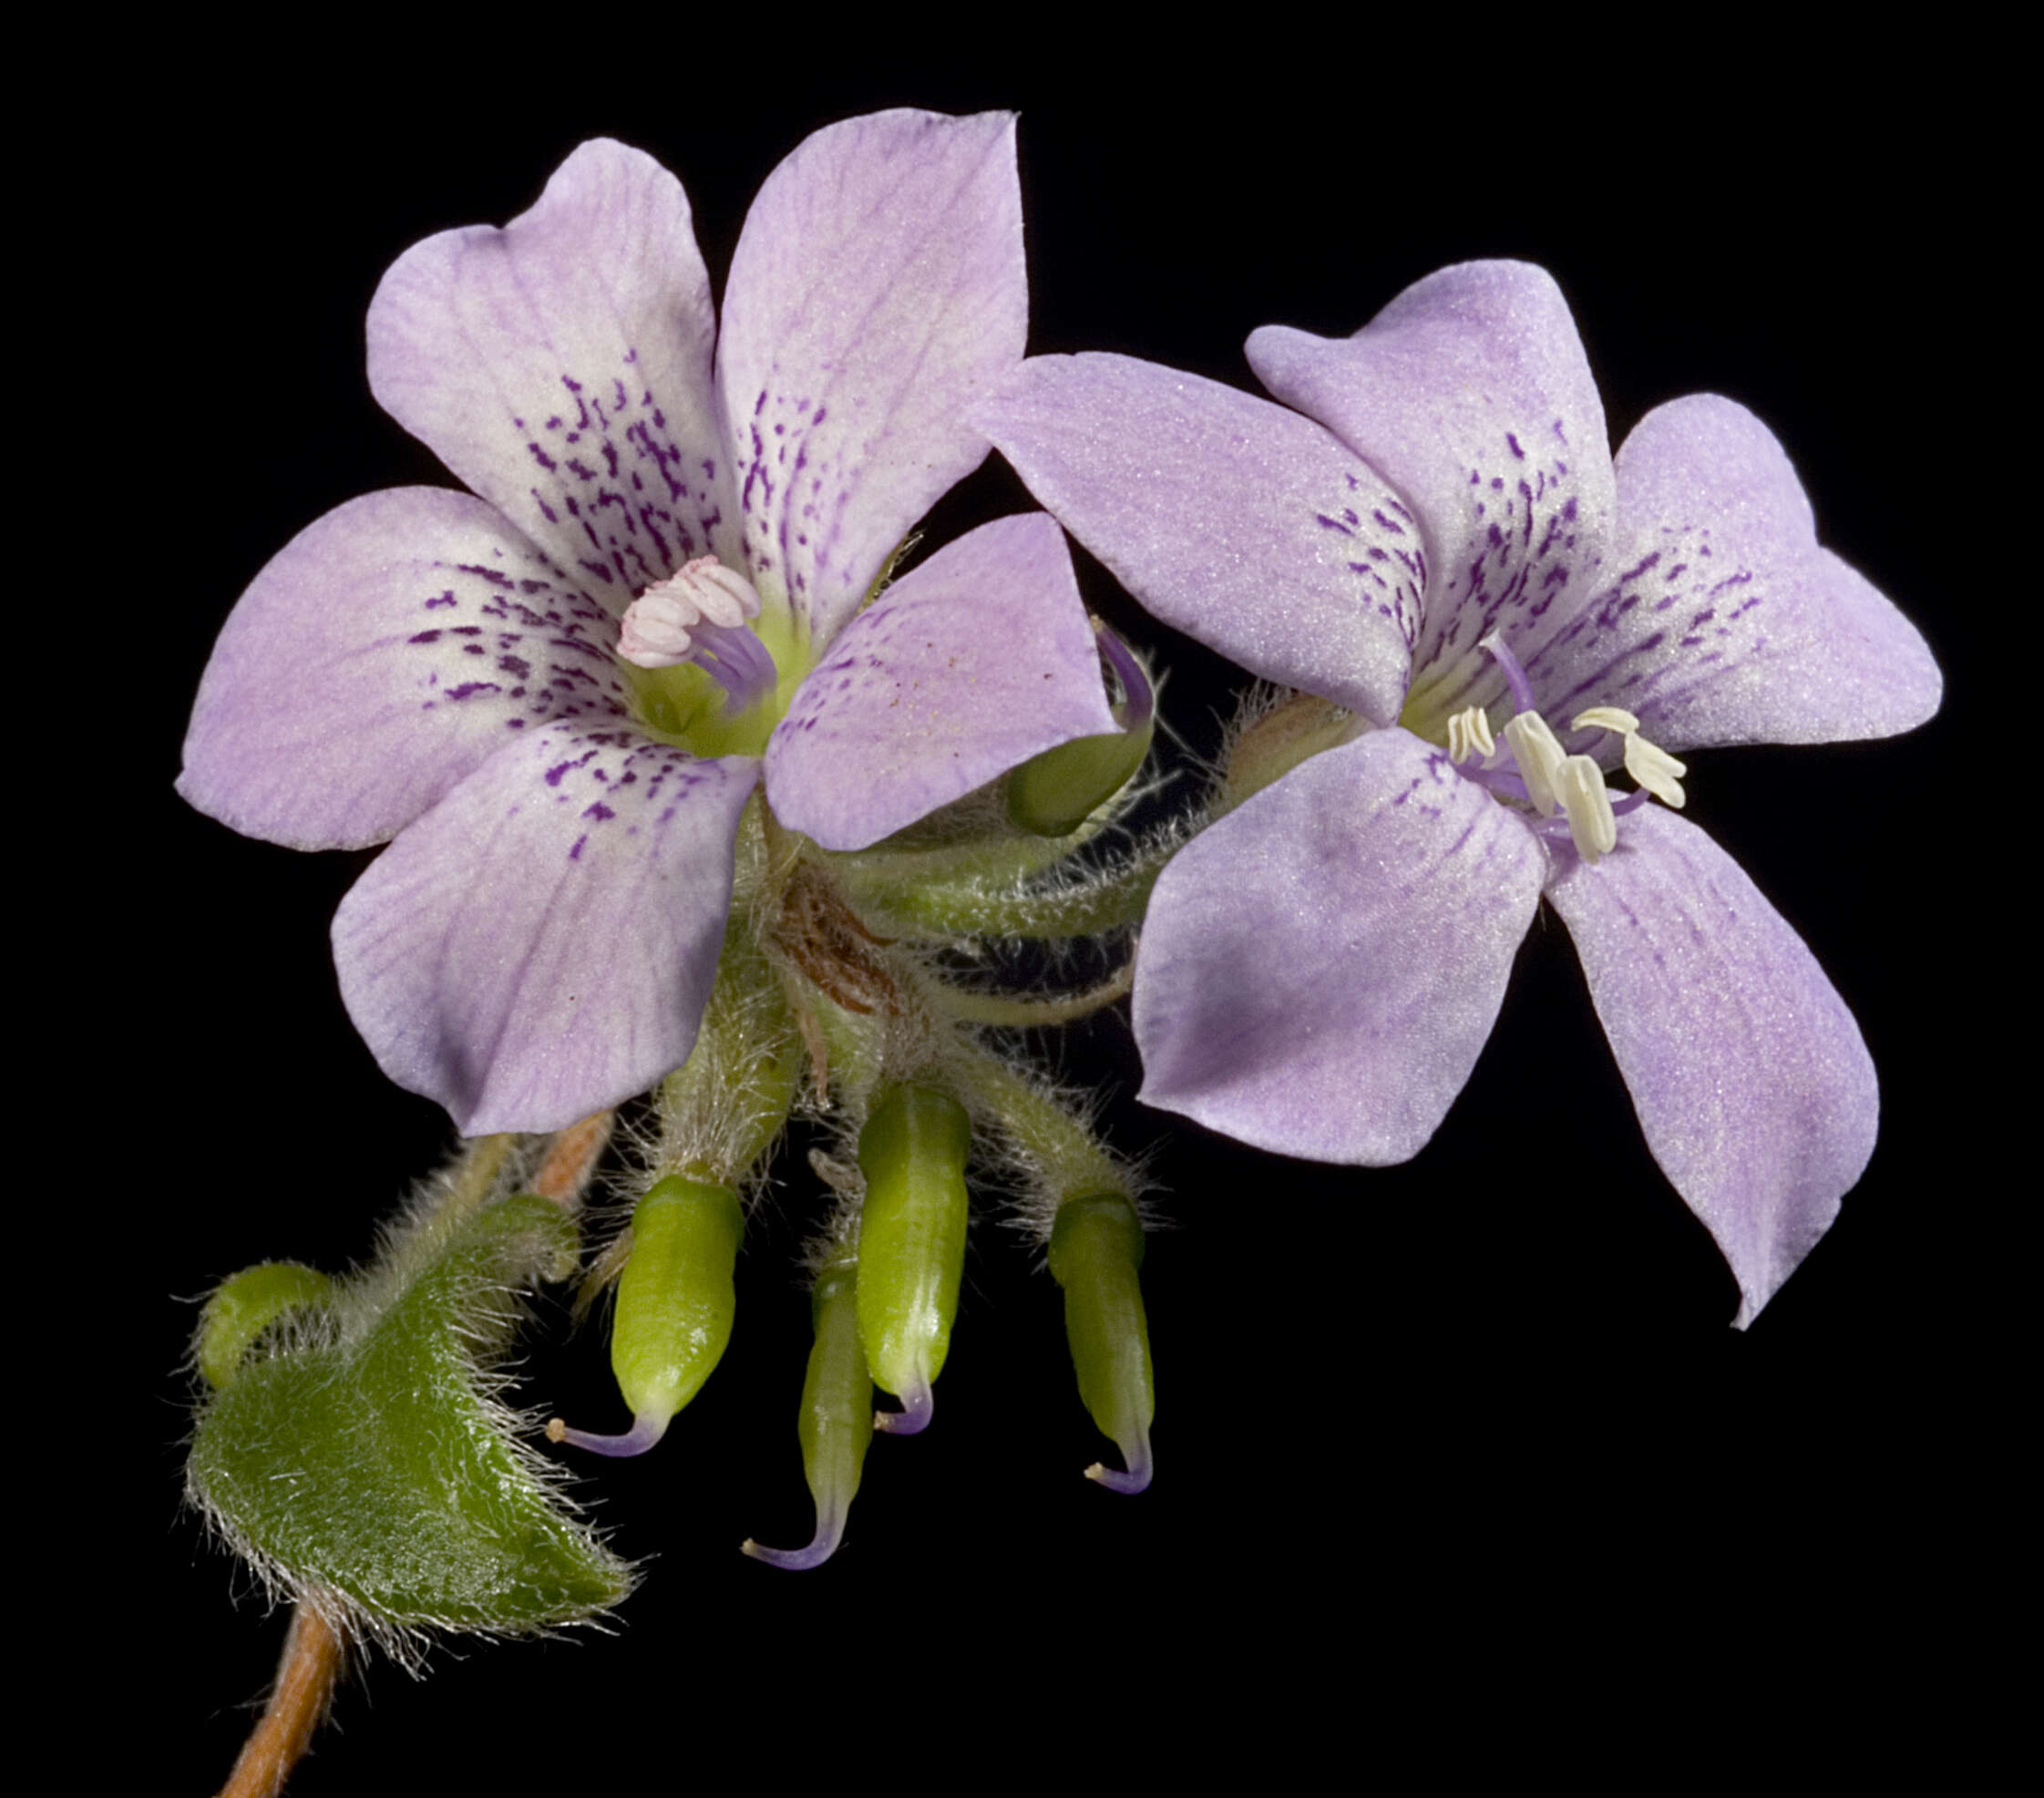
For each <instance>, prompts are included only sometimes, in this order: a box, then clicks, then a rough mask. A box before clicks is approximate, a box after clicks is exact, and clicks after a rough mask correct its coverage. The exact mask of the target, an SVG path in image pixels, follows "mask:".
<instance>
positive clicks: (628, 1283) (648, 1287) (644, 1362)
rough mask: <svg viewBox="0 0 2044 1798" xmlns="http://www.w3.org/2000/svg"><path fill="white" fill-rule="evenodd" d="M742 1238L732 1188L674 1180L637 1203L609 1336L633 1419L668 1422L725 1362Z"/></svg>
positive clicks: (614, 1368)
mask: <svg viewBox="0 0 2044 1798" xmlns="http://www.w3.org/2000/svg"><path fill="white" fill-rule="evenodd" d="M744 1237H745V1212H744V1211H743V1210H742V1209H741V1208H740V1207H739V1204H738V1196H737V1194H736V1193H734V1192H733V1191H732V1190H731V1188H730V1187H724V1186H713V1185H711V1184H710V1183H709V1182H707V1181H703V1180H689V1179H683V1177H681V1176H679V1175H675V1176H670V1177H669V1178H667V1179H664V1180H663V1181H661V1182H660V1184H659V1185H658V1186H656V1187H653V1189H652V1191H651V1192H649V1193H648V1194H647V1195H646V1196H645V1197H643V1198H642V1199H641V1200H640V1201H639V1206H638V1209H637V1210H635V1211H634V1212H633V1213H632V1253H631V1255H630V1257H629V1258H628V1259H626V1261H625V1264H624V1273H623V1275H622V1277H621V1279H619V1281H618V1308H617V1316H616V1318H615V1320H613V1321H612V1324H611V1372H613V1373H614V1374H616V1376H617V1382H618V1391H619V1392H620V1393H621V1394H622V1395H623V1398H624V1402H625V1403H626V1404H627V1405H629V1406H630V1407H631V1409H632V1415H633V1416H634V1417H639V1418H644V1417H648V1416H654V1417H659V1418H661V1419H663V1420H664V1419H666V1418H670V1417H673V1415H674V1413H676V1412H678V1411H680V1410H681V1409H682V1407H683V1405H685V1404H687V1402H689V1401H690V1400H691V1399H692V1398H693V1397H694V1396H695V1395H696V1393H697V1392H700V1391H701V1390H702V1388H703V1382H704V1381H705V1380H707V1379H708V1378H709V1377H710V1375H711V1374H712V1372H714V1371H715V1369H716V1365H717V1362H718V1361H721V1360H722V1359H723V1358H724V1350H725V1348H726V1347H727V1346H728V1345H729V1343H730V1341H731V1324H732V1319H733V1317H734V1315H735V1313H736V1311H737V1306H738V1298H737V1286H736V1269H737V1264H738V1245H739V1243H740V1241H741V1240H743V1238H744Z"/></svg>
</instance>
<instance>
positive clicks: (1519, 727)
mask: <svg viewBox="0 0 2044 1798" xmlns="http://www.w3.org/2000/svg"><path fill="white" fill-rule="evenodd" d="M1478 647H1479V648H1482V649H1484V650H1487V651H1489V652H1490V653H1491V655H1492V656H1493V657H1494V658H1495V660H1496V662H1497V665H1498V666H1499V667H1500V668H1501V669H1503V670H1504V672H1505V681H1506V682H1507V683H1509V685H1510V686H1511V689H1512V703H1513V704H1514V706H1515V708H1516V709H1515V711H1514V713H1513V714H1512V716H1511V717H1510V718H1509V719H1508V720H1506V722H1505V746H1504V747H1503V748H1502V749H1500V748H1499V746H1498V744H1497V739H1496V738H1495V737H1494V735H1492V734H1491V725H1490V719H1489V717H1488V715H1487V714H1485V713H1484V709H1483V707H1482V706H1480V705H1472V706H1470V707H1468V708H1467V709H1466V710H1464V711H1461V712H1457V713H1456V714H1454V715H1453V717H1451V718H1450V719H1449V720H1448V755H1449V757H1450V759H1451V760H1453V761H1454V762H1456V763H1458V764H1459V763H1464V762H1478V763H1480V765H1478V766H1476V767H1474V768H1470V769H1466V770H1464V774H1465V777H1466V778H1468V779H1470V780H1474V781H1475V782H1476V783H1477V785H1478V786H1482V787H1484V788H1485V789H1486V790H1487V791H1488V792H1489V793H1490V794H1491V795H1492V796H1493V797H1494V798H1497V799H1501V800H1504V801H1505V802H1506V803H1507V804H1512V805H1516V806H1521V807H1525V809H1526V810H1527V811H1530V812H1531V813H1532V814H1533V815H1534V817H1536V819H1538V820H1539V821H1538V822H1537V823H1536V825H1535V826H1534V828H1535V829H1536V830H1538V831H1539V832H1540V833H1541V834H1542V835H1544V836H1547V837H1556V838H1557V839H1558V838H1559V837H1562V836H1563V835H1565V834H1566V836H1567V837H1569V838H1570V839H1571V840H1572V841H1573V842H1574V843H1575V845H1576V849H1577V854H1579V855H1580V856H1581V857H1582V858H1583V859H1584V860H1585V861H1587V862H1591V863H1595V862H1596V861H1597V858H1598V857H1600V856H1604V855H1607V854H1609V853H1610V851H1611V850H1612V849H1613V848H1615V847H1616V846H1617V844H1618V819H1619V818H1621V817H1624V816H1625V814H1626V813H1628V812H1630V811H1637V810H1638V808H1639V807H1641V806H1643V805H1645V804H1646V803H1647V801H1648V799H1649V797H1651V798H1655V799H1659V801H1660V802H1661V803H1662V804H1663V805H1665V806H1671V807H1674V808H1675V809H1676V810H1677V811H1679V810H1680V809H1681V807H1682V799H1683V795H1682V779H1681V777H1682V776H1684V775H1685V774H1687V773H1688V772H1689V769H1688V767H1687V766H1686V765H1684V764H1682V763H1680V762H1679V761H1677V760H1676V759H1675V757H1674V756H1672V755H1669V753H1668V752H1667V751H1666V750H1665V749H1662V748H1659V747H1658V746H1657V745H1654V744H1651V743H1649V742H1648V741H1647V739H1646V738H1645V737H1643V736H1641V735H1639V720H1638V718H1636V717H1635V716H1633V714H1631V713H1630V712H1628V711H1626V710H1625V709H1624V708H1623V707H1622V706H1618V705H1593V706H1591V707H1590V708H1589V710H1588V711H1587V712H1578V713H1577V714H1576V715H1575V716H1574V717H1573V718H1571V719H1570V720H1569V726H1568V727H1569V728H1570V729H1571V730H1576V731H1587V730H1600V731H1609V732H1611V733H1613V734H1615V735H1618V736H1621V737H1623V738H1624V739H1625V767H1626V772H1627V773H1628V774H1629V775H1630V776H1632V777H1633V779H1634V780H1636V781H1637V782H1638V784H1639V790H1638V792H1636V793H1627V794H1624V795H1622V796H1619V797H1618V799H1616V800H1614V799H1613V798H1612V796H1611V795H1610V793H1609V792H1608V791H1607V789H1606V787H1605V785H1604V770H1603V769H1602V768H1600V767H1598V766H1597V762H1596V760H1595V758H1594V757H1592V756H1589V755H1569V754H1568V753H1567V752H1566V751H1565V750H1564V749H1563V748H1562V746H1561V744H1560V742H1559V740H1558V739H1557V738H1556V735H1555V734H1554V732H1553V731H1552V730H1551V729H1549V728H1548V725H1547V721H1546V719H1545V718H1543V717H1542V716H1541V715H1540V714H1539V712H1538V710H1537V709H1536V707H1535V705H1534V703H1533V686H1532V683H1530V682H1529V681H1528V680H1527V679H1526V677H1525V669H1524V668H1522V667H1521V666H1520V665H1519V661H1518V658H1517V657H1516V656H1515V655H1514V654H1513V653H1512V652H1511V651H1510V650H1508V649H1506V648H1505V643H1504V641H1503V639H1502V638H1500V637H1499V636H1498V635H1497V633H1496V632H1492V633H1491V635H1489V636H1487V637H1485V638H1484V641H1483V642H1482V643H1481V644H1479V645H1478ZM1557 814H1558V816H1557Z"/></svg>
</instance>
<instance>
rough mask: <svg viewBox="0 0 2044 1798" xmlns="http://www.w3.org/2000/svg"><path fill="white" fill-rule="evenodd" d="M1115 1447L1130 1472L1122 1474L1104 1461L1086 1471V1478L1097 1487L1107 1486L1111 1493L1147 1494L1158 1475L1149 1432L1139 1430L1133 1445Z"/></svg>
mask: <svg viewBox="0 0 2044 1798" xmlns="http://www.w3.org/2000/svg"><path fill="white" fill-rule="evenodd" d="M1115 1445H1116V1446H1117V1447H1118V1448H1119V1449H1120V1450H1121V1452H1122V1459H1123V1460H1124V1461H1125V1462H1127V1463H1128V1471H1127V1472H1126V1473H1125V1474H1124V1473H1120V1472H1118V1471H1117V1470H1115V1469H1114V1468H1113V1467H1110V1466H1109V1465H1108V1464H1106V1463H1105V1462H1104V1461H1095V1462H1094V1464H1093V1465H1092V1466H1090V1467H1088V1468H1087V1469H1086V1477H1087V1478H1088V1479H1089V1480H1092V1481H1093V1482H1094V1484H1095V1485H1104V1486H1105V1487H1106V1488H1107V1490H1108V1491H1109V1492H1128V1493H1135V1492H1147V1491H1148V1490H1149V1489H1150V1481H1151V1479H1152V1478H1153V1477H1154V1476H1155V1474H1156V1457H1155V1456H1154V1455H1153V1454H1151V1453H1150V1433H1149V1431H1148V1430H1147V1429H1146V1428H1139V1429H1138V1430H1137V1431H1136V1432H1135V1441H1134V1442H1133V1443H1119V1444H1115Z"/></svg>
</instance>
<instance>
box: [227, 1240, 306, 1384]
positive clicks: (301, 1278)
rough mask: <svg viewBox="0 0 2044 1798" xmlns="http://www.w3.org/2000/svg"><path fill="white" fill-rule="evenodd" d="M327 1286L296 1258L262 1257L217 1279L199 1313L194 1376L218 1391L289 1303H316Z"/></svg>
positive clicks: (291, 1305)
mask: <svg viewBox="0 0 2044 1798" xmlns="http://www.w3.org/2000/svg"><path fill="white" fill-rule="evenodd" d="M333 1289H334V1282H333V1280H332V1279H329V1278H328V1277H327V1276H326V1275H324V1274H323V1273H322V1272H320V1270H319V1269H317V1268H308V1267H306V1266H305V1265H304V1264H303V1262H301V1261H264V1262H262V1263H261V1264H260V1265H259V1266H257V1267H253V1268H243V1269H241V1272H240V1273H238V1274H235V1275H233V1276H232V1277H231V1279H224V1280H222V1281H221V1283H220V1285H219V1287H218V1288H216V1289H215V1290H214V1292H213V1295H212V1297H211V1298H210V1299H208V1300H206V1309H205V1310H204V1311H203V1312H201V1313H200V1319H199V1372H200V1376H201V1377H202V1378H203V1379H204V1380H205V1382H206V1383H207V1384H208V1385H209V1386H211V1388H212V1389H213V1390H214V1391H215V1392H218V1391H219V1390H220V1389H221V1387H222V1386H224V1385H227V1384H228V1383H229V1382H231V1380H232V1379H233V1378H234V1374H235V1371H236V1370H237V1369H238V1368H239V1367H240V1366H241V1357H242V1356H243V1355H245V1354H246V1353H248V1351H249V1349H250V1346H251V1345H252V1343H253V1342H254V1341H255V1339H256V1338H257V1337H258V1336H260V1335H262V1332H263V1331H265V1330H266V1329H268V1328H269V1327H270V1325H271V1324H272V1323H273V1322H274V1321H275V1320H277V1319H278V1318H280V1317H282V1315H283V1313H284V1312H286V1311H288V1310H293V1308H295V1307H298V1306H302V1305H316V1304H318V1303H319V1302H320V1300H323V1299H324V1298H325V1297H326V1296H327V1295H328V1294H329V1293H330V1292H332V1291H333Z"/></svg>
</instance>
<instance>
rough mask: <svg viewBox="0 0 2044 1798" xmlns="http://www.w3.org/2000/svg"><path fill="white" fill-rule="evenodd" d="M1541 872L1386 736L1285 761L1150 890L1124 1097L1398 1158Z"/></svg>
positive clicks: (1505, 967)
mask: <svg viewBox="0 0 2044 1798" xmlns="http://www.w3.org/2000/svg"><path fill="white" fill-rule="evenodd" d="M1545 865H1546V864H1545V860H1544V858H1543V856H1542V853H1541V850H1540V848H1539V847H1538V846H1537V845H1536V842H1535V841H1534V838H1533V836H1532V833H1531V832H1530V831H1528V830H1527V829H1526V828H1525V827H1524V826H1523V825H1522V824H1521V823H1520V822H1519V821H1518V819H1517V818H1515V817H1513V816H1512V815H1511V814H1510V813H1509V812H1507V811H1505V808H1504V807H1501V806H1499V805H1497V804H1496V803H1494V801H1493V800H1492V799H1491V798H1490V797H1489V796H1488V795H1487V794H1485V793H1484V791H1483V790H1482V789H1481V788H1480V787H1478V786H1475V785H1474V784H1473V783H1472V782H1469V781H1466V780H1464V779H1463V778H1462V777H1461V776H1459V775H1457V774H1456V773H1455V772H1454V769H1453V765H1451V764H1450V763H1449V761H1448V758H1447V757H1446V756H1445V755H1443V754H1442V753H1441V752H1440V751H1439V750H1437V749H1435V748H1433V745H1429V744H1426V743H1423V742H1421V741H1420V740H1419V739H1418V738H1417V737H1414V736H1412V735H1408V734H1407V733H1406V732H1404V731H1402V730H1397V729H1392V730H1384V731H1378V732H1373V733H1372V734H1371V735H1367V736H1364V737H1362V738H1361V739H1359V740H1358V741H1357V742H1354V743H1351V744H1349V745H1345V746H1343V747H1341V748H1340V749H1334V750H1330V751H1329V752H1328V753H1327V754H1325V755H1318V756H1315V757H1313V758H1312V759H1311V760H1310V761H1308V762H1305V763H1303V764H1301V765H1299V767H1297V768H1295V769H1294V770H1293V771H1292V772H1291V773H1290V774H1289V775H1287V776H1285V777H1284V778H1283V779H1282V780H1280V781H1279V782H1278V783H1277V784H1276V785H1275V786H1269V787H1267V788H1266V789H1265V790H1264V791H1263V792H1261V793H1259V794H1258V795H1257V796H1255V797H1254V798H1252V799H1250V800H1249V801H1248V803H1247V804H1245V805H1244V806H1243V807H1241V808H1240V809H1239V810H1238V811H1234V812H1231V813H1229V814H1228V815H1227V817H1224V818H1222V819H1221V820H1220V822H1219V823H1217V824H1216V825H1214V826H1213V827H1211V828H1210V829H1208V830H1207V831H1205V832H1203V833H1202V834H1201V835H1200V836H1198V837H1196V838H1194V840H1193V841H1192V842H1191V843H1189V844H1187V845H1186V848H1184V849H1183V850H1181V851H1180V852H1179V854H1178V855H1177V857H1176V858H1175V859H1174V860H1173V861H1172V863H1171V864H1170V866H1169V867H1168V868H1166V869H1165V871H1164V875H1163V878H1161V879H1160V880H1159V881H1158V882H1157V887H1156V894H1155V895H1154V897H1153V898H1152V899H1151V901H1150V909H1149V918H1148V921H1147V922H1146V923H1145V927H1144V931H1143V942H1142V947H1141V950H1140V951H1139V952H1138V955H1137V958H1136V969H1135V1037H1136V1042H1137V1043H1139V1044H1140V1046H1141V1048H1142V1051H1143V1065H1144V1069H1145V1083H1144V1086H1143V1092H1142V1096H1143V1097H1144V1098H1145V1099H1146V1100H1147V1101H1148V1102H1149V1103H1150V1104H1155V1105H1161V1106H1163V1107H1164V1108H1166V1110H1169V1111H1176V1112H1182V1113H1184V1114H1185V1115H1186V1116H1188V1117H1192V1118H1196V1119H1197V1120H1198V1121H1199V1122H1200V1123H1202V1124H1205V1125H1209V1126H1210V1127H1211V1128H1213V1129H1216V1130H1219V1131H1222V1132H1225V1133H1226V1134H1227V1135H1230V1136H1235V1137H1238V1138H1239V1139H1240V1140H1242V1141H1243V1142H1246V1143H1250V1144H1253V1145H1255V1146H1258V1147H1259V1148H1268V1149H1279V1150H1283V1151H1285V1152H1286V1153H1288V1154H1291V1155H1301V1156H1312V1157H1313V1158H1314V1159H1316V1160H1320V1161H1333V1162H1347V1163H1361V1164H1364V1165H1366V1166H1384V1165H1386V1164H1389V1163H1392V1162H1398V1161H1404V1160H1406V1159H1408V1158H1409V1157H1411V1156H1412V1155H1414V1154H1416V1153H1417V1152H1418V1151H1419V1149H1420V1148H1421V1146H1423V1144H1424V1143H1425V1142H1426V1140H1427V1139H1428V1138H1429V1137H1430V1136H1432V1135H1433V1132H1434V1130H1435V1129H1436V1128H1437V1127H1438V1125H1440V1123H1441V1120H1442V1118H1443V1116H1445V1115H1446V1114H1447V1110H1448V1107H1449V1105H1450V1104H1453V1101H1454V1097H1455V1094H1457V1093H1459V1092H1461V1090H1462V1088H1463V1085H1464V1083H1465V1082H1466V1081H1467V1080H1468V1078H1469V1073H1470V1070H1471V1069H1472V1068H1473V1067H1474V1066H1475V1063H1476V1057H1477V1055H1478V1053H1480V1052H1481V1051H1482V1049H1483V1046H1484V1041H1485V1040H1486V1039H1487V1038H1488V1037H1489V1035H1490V1032H1491V1026H1492V1025H1493V1024H1494V1022H1496V1019H1497V1012H1498V1007H1499V1006H1500V1005H1501V1004H1502V1003H1503V1002H1504V998H1505V981H1506V980H1507V979H1508V977H1509V976H1510V973H1511V969H1512V958H1513V956H1514V954H1515V951H1516V950H1517V949H1518V946H1519V940H1520V939H1521V938H1522V937H1524V936H1525V931H1526V928H1527V926H1528V925H1529V924H1531V922H1532V921H1533V913H1534V909H1535V908H1536V905H1537V904H1538V902H1539V898H1540V882H1541V877H1542V873H1543V871H1544V868H1545Z"/></svg>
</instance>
